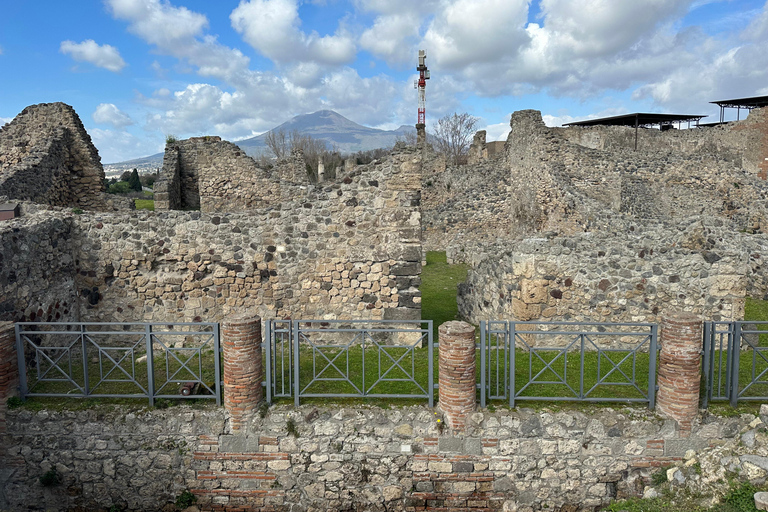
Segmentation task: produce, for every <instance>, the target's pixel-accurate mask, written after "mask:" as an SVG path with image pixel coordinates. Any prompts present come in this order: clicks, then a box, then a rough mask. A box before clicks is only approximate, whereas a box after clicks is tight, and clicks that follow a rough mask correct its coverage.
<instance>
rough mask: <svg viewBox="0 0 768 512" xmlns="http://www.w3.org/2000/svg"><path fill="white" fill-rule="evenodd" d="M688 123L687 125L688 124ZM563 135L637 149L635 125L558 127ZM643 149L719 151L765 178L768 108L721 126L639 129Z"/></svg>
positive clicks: (593, 144) (603, 146)
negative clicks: (663, 129)
mask: <svg viewBox="0 0 768 512" xmlns="http://www.w3.org/2000/svg"><path fill="white" fill-rule="evenodd" d="M686 126H687V125H686ZM554 130H555V131H557V132H559V133H560V135H561V136H562V137H564V138H565V139H567V140H569V141H570V142H573V143H575V144H579V145H581V146H585V147H588V148H592V149H599V150H603V151H617V150H619V151H620V150H634V145H635V129H634V128H632V127H624V126H583V127H582V126H571V127H567V128H555V129H554ZM637 149H638V151H640V152H652V153H657V154H658V153H664V154H675V155H702V154H703V155H715V154H716V155H718V157H719V158H722V159H726V160H731V161H733V162H734V164H735V165H736V166H737V167H740V168H743V169H744V170H745V171H746V172H747V173H749V174H752V175H757V176H759V177H760V178H761V179H766V178H767V177H768V176H767V175H766V172H768V167H766V166H767V165H768V164H767V163H766V158H768V109H754V110H753V111H752V112H751V113H750V114H749V116H748V117H747V118H746V119H744V120H742V121H736V122H730V123H726V124H723V125H718V126H703V127H701V128H691V129H682V130H676V129H673V130H666V131H664V132H662V131H661V130H656V129H643V128H641V129H639V130H638V138H637Z"/></svg>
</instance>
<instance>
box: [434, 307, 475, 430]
mask: <svg viewBox="0 0 768 512" xmlns="http://www.w3.org/2000/svg"><path fill="white" fill-rule="evenodd" d="M438 335H439V341H440V345H439V346H440V348H439V352H440V358H439V361H440V362H439V369H440V381H439V382H440V386H439V391H440V403H439V406H440V409H441V410H442V411H443V413H445V420H446V421H447V422H448V426H449V427H451V428H452V429H456V430H463V429H464V427H465V426H466V422H467V416H468V415H469V414H470V413H472V412H473V411H474V410H475V407H476V405H477V404H476V400H475V393H476V387H475V382H476V381H475V328H474V327H472V326H471V325H469V324H468V323H466V322H455V321H454V322H445V323H444V324H443V325H441V326H440V327H439V328H438Z"/></svg>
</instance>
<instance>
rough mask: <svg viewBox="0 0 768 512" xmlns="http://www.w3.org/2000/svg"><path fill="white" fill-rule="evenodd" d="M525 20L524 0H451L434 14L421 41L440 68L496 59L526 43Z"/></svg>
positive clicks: (463, 65) (526, 6)
mask: <svg viewBox="0 0 768 512" xmlns="http://www.w3.org/2000/svg"><path fill="white" fill-rule="evenodd" d="M527 19H528V1H527V0H454V1H452V2H448V3H446V4H445V5H444V6H443V8H442V9H441V10H440V11H439V12H438V13H436V15H435V17H434V19H433V21H432V23H431V24H430V25H429V28H428V29H427V32H426V34H425V35H424V40H423V43H422V44H423V46H425V47H427V48H429V49H430V52H431V55H432V57H433V58H434V62H435V63H436V64H437V66H438V67H441V68H447V69H452V70H456V69H462V68H464V67H465V66H468V65H470V64H473V63H474V64H476V63H487V62H497V61H499V60H500V59H501V58H502V57H504V56H505V55H507V54H509V52H514V51H515V49H516V48H518V47H520V46H522V45H524V44H526V43H527V40H528V36H527V34H526V33H525V31H524V29H523V27H524V26H525V23H526V21H527ZM481 35H482V36H481Z"/></svg>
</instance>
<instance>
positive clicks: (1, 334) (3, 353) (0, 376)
mask: <svg viewBox="0 0 768 512" xmlns="http://www.w3.org/2000/svg"><path fill="white" fill-rule="evenodd" d="M18 364H19V363H18V360H17V358H16V333H15V331H14V328H13V322H0V400H2V401H3V402H5V400H6V399H7V398H8V397H10V396H13V395H16V394H17V387H18V385H19V369H18ZM3 406H4V404H3Z"/></svg>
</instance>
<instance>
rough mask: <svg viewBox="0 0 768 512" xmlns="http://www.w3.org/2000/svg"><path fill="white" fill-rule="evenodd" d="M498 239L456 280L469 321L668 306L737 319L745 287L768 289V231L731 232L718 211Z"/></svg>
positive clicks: (637, 313)
mask: <svg viewBox="0 0 768 512" xmlns="http://www.w3.org/2000/svg"><path fill="white" fill-rule="evenodd" d="M619 226H621V227H619ZM497 249H499V252H497V253H495V254H493V255H490V254H489V255H488V257H486V258H484V259H483V261H482V262H481V263H479V264H478V265H477V266H476V267H475V268H473V269H472V270H470V272H469V277H468V279H467V281H466V282H465V283H463V284H462V285H460V287H459V298H458V302H459V313H460V315H462V316H463V317H465V318H467V319H468V320H469V321H471V322H473V323H478V322H480V321H481V320H495V319H508V320H518V321H527V320H536V321H553V320H558V321H559V320H567V321H594V322H652V323H653V322H659V320H660V314H661V313H662V312H663V311H670V310H682V311H689V312H692V313H696V314H699V315H702V317H703V318H704V319H705V320H724V321H728V320H738V319H742V318H743V316H744V300H745V297H757V298H763V297H765V296H766V294H767V293H768V282H766V272H765V270H766V268H765V267H766V264H767V260H766V258H768V240H766V238H765V236H763V235H749V234H743V233H733V232H732V231H731V230H730V228H729V226H727V225H726V224H725V223H723V221H722V220H721V219H717V218H708V219H704V220H692V221H690V223H689V224H683V225H680V226H675V225H671V224H669V223H653V222H651V223H646V222H638V221H637V220H636V219H631V218H625V219H622V221H621V222H614V223H613V225H611V226H605V229H604V230H600V231H593V232H589V233H580V234H576V235H572V236H553V237H551V238H529V239H526V240H523V241H520V242H518V243H517V244H514V245H512V246H509V247H506V248H504V249H502V248H501V247H497Z"/></svg>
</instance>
